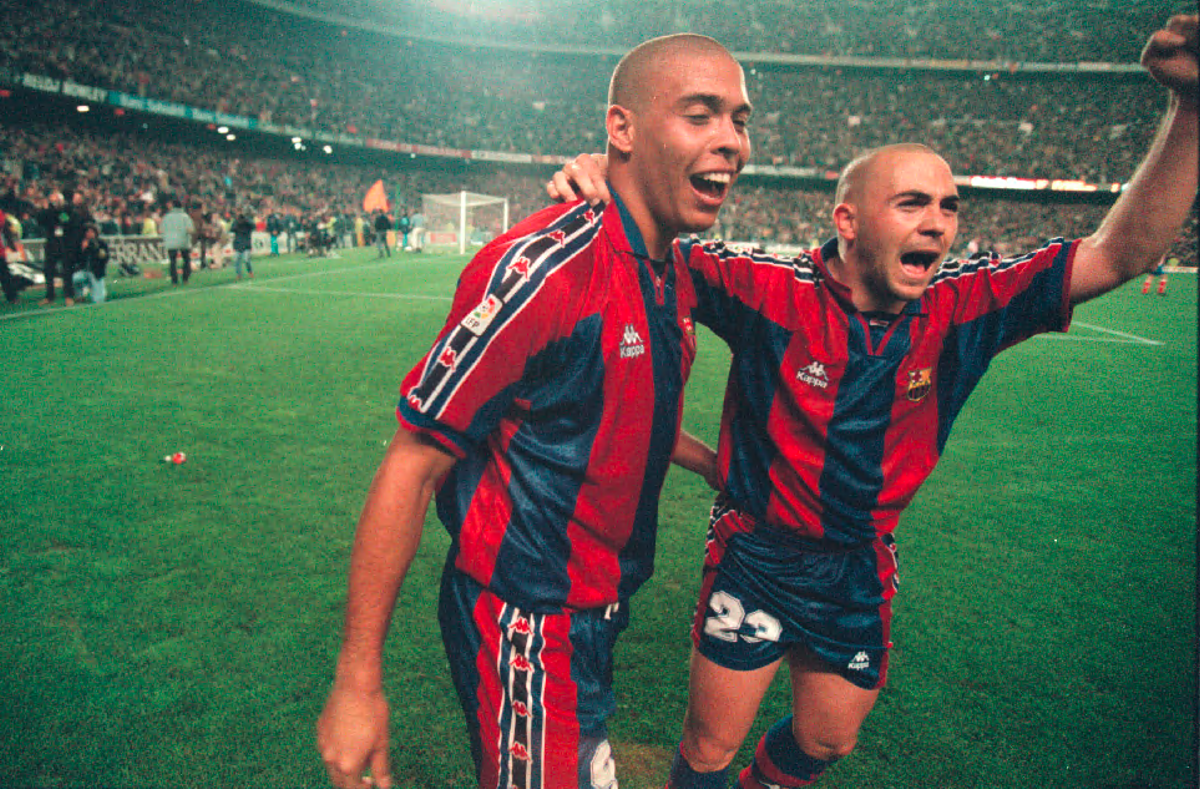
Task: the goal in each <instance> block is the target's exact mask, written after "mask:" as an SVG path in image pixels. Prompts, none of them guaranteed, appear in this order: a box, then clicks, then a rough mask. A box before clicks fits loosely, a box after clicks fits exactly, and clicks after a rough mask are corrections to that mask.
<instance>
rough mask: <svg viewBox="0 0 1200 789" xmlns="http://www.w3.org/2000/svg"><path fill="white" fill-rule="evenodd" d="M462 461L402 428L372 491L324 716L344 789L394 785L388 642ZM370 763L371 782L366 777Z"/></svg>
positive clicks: (332, 766) (327, 744)
mask: <svg viewBox="0 0 1200 789" xmlns="http://www.w3.org/2000/svg"><path fill="white" fill-rule="evenodd" d="M454 462H455V461H454V457H453V456H451V455H449V454H447V453H446V452H445V451H444V450H443V449H441V448H439V447H438V446H436V445H435V444H433V443H432V442H430V441H427V440H426V439H423V438H422V437H421V436H419V435H418V434H415V433H411V432H409V431H408V430H405V429H403V428H401V429H399V430H397V431H396V434H395V436H394V437H393V438H392V443H391V445H390V446H389V447H388V451H387V454H386V455H385V456H384V458H383V462H382V463H381V464H380V466H379V470H378V471H377V472H375V479H374V480H373V481H372V483H371V489H370V491H369V492H368V493H367V501H366V504H365V505H364V506H363V511H362V515H361V516H360V517H359V521H358V531H357V532H356V534H355V537H354V550H353V553H352V554H351V558H350V583H349V592H348V594H347V599H346V622H345V629H344V631H343V633H342V649H341V653H340V654H339V655H338V662H337V670H336V674H335V676H334V682H333V689H332V690H331V691H330V693H329V698H328V699H327V700H326V702H325V709H324V710H323V711H322V713H321V717H320V719H319V720H318V721H317V748H318V749H319V750H320V752H321V758H322V759H323V760H324V762H325V767H326V769H327V770H328V772H329V778H330V780H331V781H333V784H334V785H335V786H338V787H340V789H358V788H359V787H363V786H368V785H370V784H371V783H373V784H374V786H376V787H388V786H391V765H390V763H389V761H388V704H387V699H386V698H385V696H384V693H383V669H382V661H383V642H384V640H385V639H386V638H387V631H388V625H389V624H390V622H391V618H392V610H393V608H394V607H395V604H396V596H397V595H398V594H399V593H400V586H401V584H402V583H403V581H404V576H405V575H406V574H407V572H408V567H409V565H410V564H411V563H412V560H413V556H415V555H416V552H417V547H418V546H419V545H420V542H421V531H422V528H423V526H424V523H425V512H426V510H427V509H428V507H429V501H430V499H431V498H432V497H433V493H434V490H435V488H436V485H437V482H438V480H439V479H441V478H442V477H443V476H444V475H445V474H446V472H447V471H449V470H450V468H451V467H452V466H453V465H454ZM366 769H369V770H370V772H371V779H370V783H368V781H367V779H364V777H363V772H364V770H366Z"/></svg>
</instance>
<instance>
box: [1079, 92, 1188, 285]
mask: <svg viewBox="0 0 1200 789" xmlns="http://www.w3.org/2000/svg"><path fill="white" fill-rule="evenodd" d="M1198 144H1200V140H1198V138H1197V115H1196V104H1195V101H1194V100H1192V101H1187V102H1184V101H1181V100H1180V98H1179V97H1178V95H1177V94H1174V93H1172V94H1171V99H1170V106H1169V108H1168V110H1167V114H1166V116H1165V117H1164V118H1163V120H1162V123H1161V124H1160V126H1159V129H1158V133H1157V135H1156V136H1155V139H1154V142H1153V143H1152V144H1151V146H1150V151H1149V152H1148V153H1147V154H1146V158H1145V160H1144V161H1143V162H1142V164H1141V166H1140V167H1138V169H1137V172H1136V173H1135V174H1134V176H1133V178H1132V179H1131V180H1130V182H1129V185H1128V187H1127V188H1126V189H1125V191H1124V193H1123V194H1122V195H1121V197H1120V198H1119V199H1118V200H1117V202H1116V204H1115V205H1114V206H1113V208H1112V210H1111V211H1109V213H1108V215H1107V216H1106V217H1105V219H1104V221H1103V222H1102V223H1101V225H1100V228H1099V229H1098V230H1097V231H1096V232H1095V233H1094V234H1093V235H1092V236H1091V237H1090V238H1089V239H1087V243H1088V244H1091V245H1094V246H1096V247H1098V248H1101V249H1104V250H1105V251H1106V252H1107V253H1108V255H1109V256H1112V257H1113V258H1114V260H1115V266H1116V267H1117V269H1118V275H1119V276H1122V277H1123V279H1129V278H1130V277H1133V276H1136V275H1137V274H1139V273H1141V272H1143V271H1145V270H1147V269H1149V268H1152V267H1153V266H1154V264H1155V263H1156V262H1157V261H1158V260H1159V259H1160V258H1161V257H1162V255H1163V254H1164V253H1165V252H1166V250H1167V249H1168V248H1169V247H1170V245H1171V242H1172V241H1174V240H1175V236H1176V235H1177V234H1178V232H1179V229H1180V227H1182V226H1183V223H1184V221H1185V220H1186V219H1187V216H1188V212H1189V211H1190V210H1191V207H1192V203H1193V201H1194V200H1195V199H1196V185H1197V179H1196V172H1197V146H1198Z"/></svg>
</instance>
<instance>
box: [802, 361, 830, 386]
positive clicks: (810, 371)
mask: <svg viewBox="0 0 1200 789" xmlns="http://www.w3.org/2000/svg"><path fill="white" fill-rule="evenodd" d="M796 379H797V380H799V381H803V382H804V383H806V384H808V385H809V386H815V387H817V388H818V389H827V388H829V375H828V374H827V373H826V372H825V365H823V364H821V363H820V362H818V361H815V360H814V361H813V362H812V363H811V364H809V365H808V367H805V368H804V369H803V370H801V371H800V372H798V373H796Z"/></svg>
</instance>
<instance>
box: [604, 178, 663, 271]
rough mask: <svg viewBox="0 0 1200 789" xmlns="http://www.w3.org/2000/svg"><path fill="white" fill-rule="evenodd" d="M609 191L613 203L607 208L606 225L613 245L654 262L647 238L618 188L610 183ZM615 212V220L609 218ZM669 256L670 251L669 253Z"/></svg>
mask: <svg viewBox="0 0 1200 789" xmlns="http://www.w3.org/2000/svg"><path fill="white" fill-rule="evenodd" d="M608 193H609V194H611V195H612V198H613V199H612V203H611V204H610V205H609V206H608V207H607V208H606V209H605V211H604V218H605V222H604V225H605V227H606V228H607V230H608V237H609V238H610V239H611V240H612V243H613V246H614V247H616V248H617V249H620V250H622V251H624V252H628V253H630V254H631V255H633V256H634V257H636V258H638V259H639V260H645V261H649V262H653V263H659V264H660V265H661V261H654V260H653V259H652V258H651V257H650V255H649V253H647V251H646V240H645V239H644V238H643V237H642V231H641V230H639V229H638V226H637V222H635V221H633V215H632V214H630V213H629V209H628V208H626V207H625V202H624V201H623V200H621V196H620V195H619V194H617V190H615V189H613V187H612V184H609V185H608ZM610 213H614V214H615V221H613V220H610V219H609V214H610ZM668 256H669V253H668Z"/></svg>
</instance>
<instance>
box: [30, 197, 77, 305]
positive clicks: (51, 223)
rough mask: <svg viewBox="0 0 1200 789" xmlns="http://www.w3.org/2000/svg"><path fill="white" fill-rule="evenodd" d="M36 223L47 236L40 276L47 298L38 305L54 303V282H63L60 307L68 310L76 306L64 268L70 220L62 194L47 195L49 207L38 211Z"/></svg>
mask: <svg viewBox="0 0 1200 789" xmlns="http://www.w3.org/2000/svg"><path fill="white" fill-rule="evenodd" d="M36 219H37V223H38V225H40V226H41V228H42V232H44V233H45V234H46V246H45V252H44V253H43V254H44V257H43V259H42V260H43V262H42V273H43V274H45V275H46V297H45V298H43V299H42V300H41V301H39V302H38V304H41V305H42V306H46V305H48V304H53V303H54V296H55V284H54V280H55V279H56V278H57V277H59V276H62V278H63V303H64V304H66V305H67V306H68V307H70V306H72V305H74V304H75V284H74V283H73V282H72V281H71V273H70V272H68V271H67V270H66V267H67V239H66V235H67V223H68V222H69V221H70V220H71V212H70V209H68V208H67V203H66V201H65V200H64V199H63V196H62V193H61V192H54V193H53V194H51V195H50V202H49V204H48V205H47V206H46V207H45V208H43V209H42V210H41V211H38V213H37V216H36Z"/></svg>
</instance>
